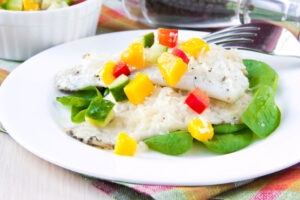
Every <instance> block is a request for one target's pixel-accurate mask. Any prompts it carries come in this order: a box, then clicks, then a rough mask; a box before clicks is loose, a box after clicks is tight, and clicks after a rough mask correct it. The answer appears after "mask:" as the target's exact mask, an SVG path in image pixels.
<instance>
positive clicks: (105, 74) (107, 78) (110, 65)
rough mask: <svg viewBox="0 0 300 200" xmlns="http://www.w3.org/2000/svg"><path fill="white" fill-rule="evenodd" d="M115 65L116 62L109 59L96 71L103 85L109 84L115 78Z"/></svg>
mask: <svg viewBox="0 0 300 200" xmlns="http://www.w3.org/2000/svg"><path fill="white" fill-rule="evenodd" d="M115 66H116V63H114V62H113V61H109V62H107V63H106V64H105V65H104V67H103V68H102V69H101V70H100V71H99V72H98V75H99V76H100V77H101V79H102V81H103V83H104V84H105V85H110V84H111V83H112V82H113V81H114V80H115V79H116V78H115V77H114V74H113V72H114V69H115Z"/></svg>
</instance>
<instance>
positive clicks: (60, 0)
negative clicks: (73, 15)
mask: <svg viewBox="0 0 300 200" xmlns="http://www.w3.org/2000/svg"><path fill="white" fill-rule="evenodd" d="M68 6H69V5H68V1H67V0H53V1H52V2H51V4H50V6H49V7H48V8H47V9H48V10H52V9H58V8H64V7H68Z"/></svg>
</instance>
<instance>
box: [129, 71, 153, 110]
mask: <svg viewBox="0 0 300 200" xmlns="http://www.w3.org/2000/svg"><path fill="white" fill-rule="evenodd" d="M153 91H154V85H153V83H152V82H151V80H150V79H149V77H148V76H147V75H146V74H141V73H137V74H136V77H135V78H134V79H132V80H131V81H130V82H129V84H128V85H126V86H125V87H124V92H125V94H126V96H127V98H128V100H129V101H130V103H132V104H139V103H143V101H144V100H145V98H146V97H147V96H150V94H151V93H152V92H153Z"/></svg>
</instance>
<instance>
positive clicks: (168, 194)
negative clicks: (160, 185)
mask: <svg viewBox="0 0 300 200" xmlns="http://www.w3.org/2000/svg"><path fill="white" fill-rule="evenodd" d="M153 198H154V199H155V200H166V199H172V200H189V199H188V198H187V197H186V195H185V194H184V192H182V191H180V190H178V189H171V190H166V191H163V192H159V193H156V194H154V195H153ZM199 200H200V199H199Z"/></svg>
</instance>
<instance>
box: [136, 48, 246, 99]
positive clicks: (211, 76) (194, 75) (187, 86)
mask: <svg viewBox="0 0 300 200" xmlns="http://www.w3.org/2000/svg"><path fill="white" fill-rule="evenodd" d="M139 72H141V73H146V74H147V75H148V76H149V78H150V79H151V80H152V81H153V82H154V83H155V84H158V85H163V86H167V84H166V82H165V81H164V78H163V77H162V76H161V74H160V72H159V69H158V66H152V67H148V68H144V69H142V70H139ZM246 73H247V71H246V69H245V66H244V64H243V62H242V60H241V58H240V57H239V55H238V54H237V52H236V51H234V50H225V49H224V48H223V47H218V46H216V45H211V50H210V51H209V52H207V53H206V54H205V55H201V56H199V57H198V59H197V60H196V59H194V58H191V60H190V62H189V65H188V70H187V72H186V73H185V74H184V75H183V76H182V77H181V79H180V81H179V82H178V83H177V84H176V85H175V86H174V88H178V89H184V90H189V91H192V90H194V89H195V88H196V87H199V88H200V89H201V90H202V91H203V92H205V93H206V94H207V95H208V96H209V97H213V98H215V99H219V100H222V101H225V102H234V101H236V100H237V99H238V98H239V97H240V96H241V95H243V94H244V93H245V92H246V91H247V90H248V88H249V82H248V79H247V77H245V74H246ZM134 76H135V74H133V75H132V77H134Z"/></svg>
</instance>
